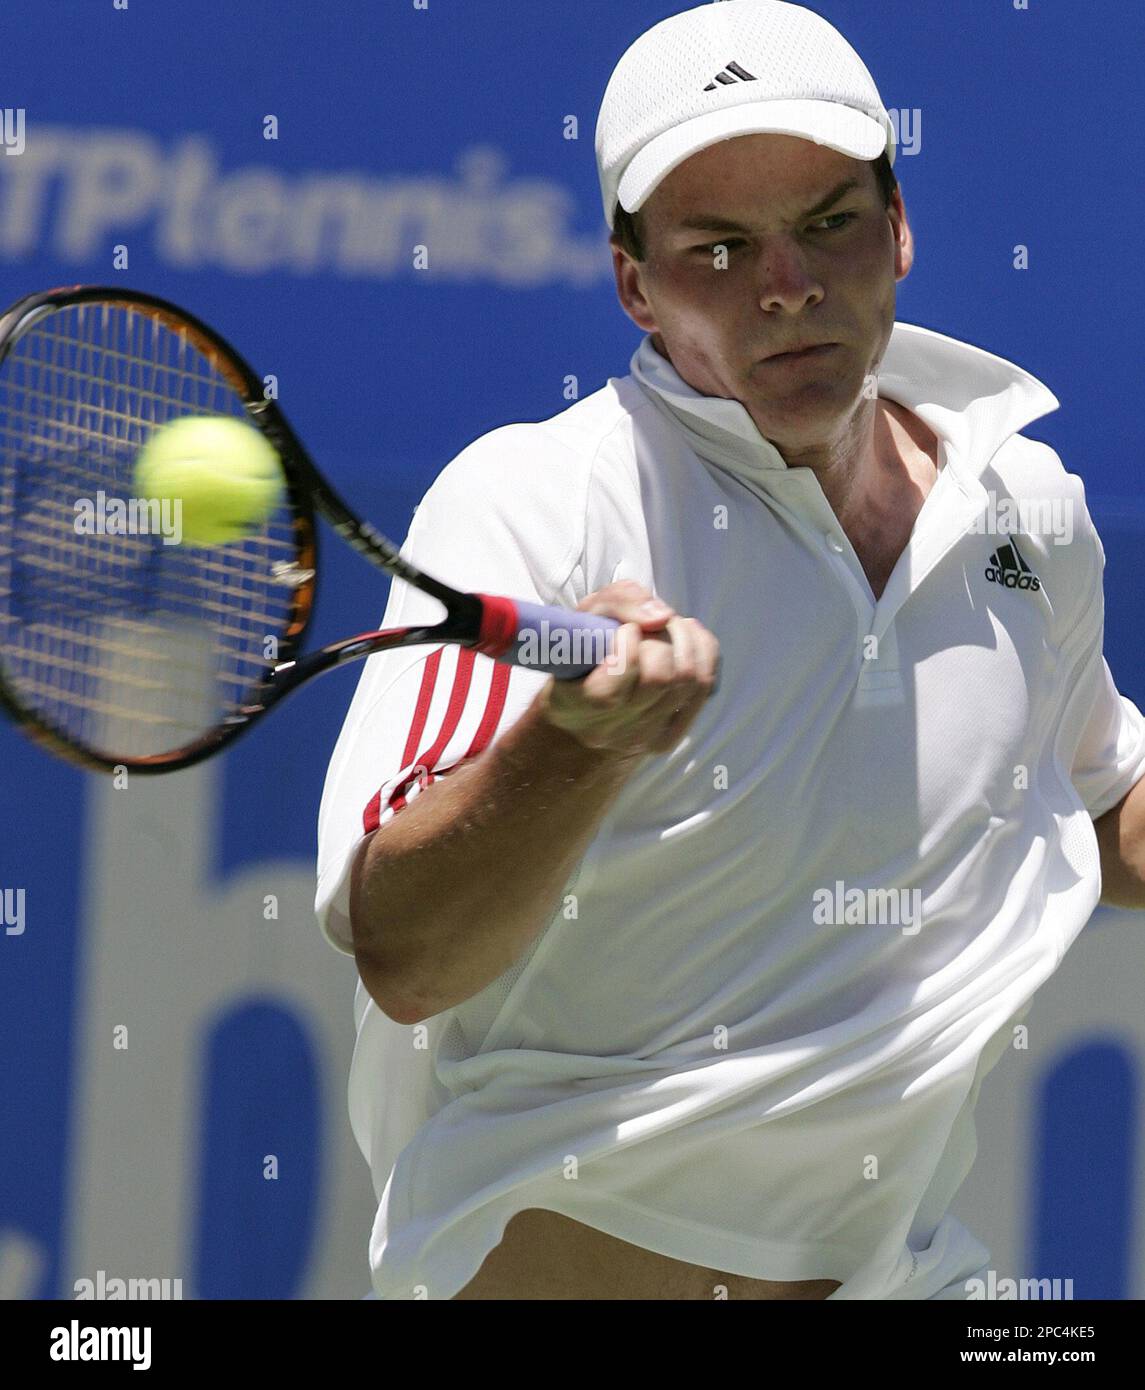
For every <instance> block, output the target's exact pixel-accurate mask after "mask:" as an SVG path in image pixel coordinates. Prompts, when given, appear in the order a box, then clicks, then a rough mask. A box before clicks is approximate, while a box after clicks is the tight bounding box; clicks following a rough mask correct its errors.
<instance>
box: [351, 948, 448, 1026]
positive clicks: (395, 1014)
mask: <svg viewBox="0 0 1145 1390" xmlns="http://www.w3.org/2000/svg"><path fill="white" fill-rule="evenodd" d="M354 962H355V964H356V965H357V967H358V978H359V979H360V980H361V981H362V986H363V988H364V989H365V991H366V993H367V994H368V995H369V996H370V998H371V999H372V1000H373V1001H374V1003H375V1004H376V1005H377V1006H378V1008H379V1009H381V1011H382V1013H384V1014H385V1016H386V1017H387V1018H389V1019H392V1020H393V1022H394V1023H406V1024H409V1023H423V1022H424V1021H425V1020H426V1019H427V1018H432V1017H433V1015H434V1013H436V1012H437V1010H436V1009H434V1008H432V1007H431V1006H429V1005H428V1004H426V1002H425V1001H423V1000H420V999H418V998H417V996H416V995H415V994H414V993H412V992H410V991H405V990H402V989H400V988H398V987H397V986H396V984H395V981H394V977H393V972H392V971H387V970H383V969H382V968H380V967H379V966H378V964H377V962H376V961H374V960H373V959H372V958H371V957H369V956H367V955H365V954H363V953H361V952H359V951H357V950H355V952H354Z"/></svg>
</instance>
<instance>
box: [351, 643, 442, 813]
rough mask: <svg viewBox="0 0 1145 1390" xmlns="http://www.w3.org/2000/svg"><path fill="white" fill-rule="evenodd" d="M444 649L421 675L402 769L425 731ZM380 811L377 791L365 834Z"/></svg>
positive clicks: (379, 795)
mask: <svg viewBox="0 0 1145 1390" xmlns="http://www.w3.org/2000/svg"><path fill="white" fill-rule="evenodd" d="M444 650H445V649H444V648H443V647H439V648H438V649H437V651H435V652H434V653H433V655H432V656H430V657H429V658H428V659H427V661H426V663H425V669H424V670H423V671H422V673H421V689H420V690H419V691H418V693H417V704H416V705H415V706H414V712H413V719H412V720H411V721H410V729H409V735H408V737H407V738H406V746H405V751H404V752H403V753H402V767H408V766H409V763H410V759H411V758H412V757H413V756H414V753H415V752H416V750H417V746H418V744H419V743H420V742H421V736H422V734H423V733H424V731H425V721H426V719H427V718H428V717H429V707H430V705H431V704H432V703H433V689H434V686H435V685H436V684H437V672H438V669H439V667H440V666H441V654H442V652H443V651H444ZM381 811H382V793H381V790H380V789H379V790H378V791H376V792H375V793H374V795H373V796H372V797H371V798H370V801H369V804H368V805H367V806H366V809H365V811H364V812H363V814H362V827H363V829H364V830H365V832H366V834H369V833H370V831H371V830H377V828H378V819H379V817H380V816H381Z"/></svg>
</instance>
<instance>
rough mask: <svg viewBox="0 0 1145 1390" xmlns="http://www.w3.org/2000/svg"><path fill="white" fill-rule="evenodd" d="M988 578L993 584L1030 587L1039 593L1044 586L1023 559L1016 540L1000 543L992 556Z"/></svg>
mask: <svg viewBox="0 0 1145 1390" xmlns="http://www.w3.org/2000/svg"><path fill="white" fill-rule="evenodd" d="M986 578H987V579H988V580H989V581H990V582H991V584H1001V585H1002V587H1003V588H1004V589H1029V590H1031V591H1032V592H1033V593H1037V592H1038V590H1039V589H1040V588H1041V587H1042V582H1041V580H1040V579H1039V578H1038V576H1037V575H1036V574H1034V573H1033V571H1032V570H1031V569H1030V567H1029V565H1027V564H1026V562H1025V560H1023V559H1022V555H1021V552H1020V551H1019V549H1018V547H1017V545H1016V544H1015V542H1014V541H1007V542H1006V544H1005V545H1000V546H999V547H998V549H997V550H996V551H995V552H994V554H993V555H991V556H990V563H989V565H988V566H987V568H986Z"/></svg>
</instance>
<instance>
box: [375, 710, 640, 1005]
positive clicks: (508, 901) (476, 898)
mask: <svg viewBox="0 0 1145 1390" xmlns="http://www.w3.org/2000/svg"><path fill="white" fill-rule="evenodd" d="M639 761H640V759H627V760H622V759H620V758H618V756H617V755H616V754H615V753H602V752H596V751H593V750H590V749H587V748H585V747H583V746H582V745H581V744H580V743H579V742H578V741H577V740H576V739H575V738H574V737H572V735H570V734H567V733H564V732H563V731H562V730H560V729H557V728H555V727H553V726H552V725H551V724H549V723H548V722H547V721H546V720H545V719H544V717H543V712H542V697H541V696H539V697H538V699H537V700H536V701H534V703H533V705H532V706H531V707H530V708H529V709H528V710H527V711H526V712H525V713H524V714H523V715H522V716H521V718H520V719H519V720H518V721H517V722H516V723H515V724H514V725H513V726H512V727H511V728H510V729H509V730H507V732H506V733H505V734H504V736H503V737H502V738H500V739H498V740H497V742H496V743H494V744H493V745H492V746H491V747H489V748H487V749H485V750H484V751H483V752H482V753H481V754H480V755H479V756H478V757H477V758H475V759H474V760H473V761H472V762H471V763H466V764H463V765H462V766H461V767H459V768H457V769H456V770H455V771H453V772H451V773H450V774H449V775H448V776H447V777H444V778H442V779H441V780H439V781H435V782H434V783H432V784H431V785H430V786H428V787H425V788H423V790H422V791H421V792H420V793H419V794H418V795H417V796H416V797H414V799H413V800H412V801H411V802H410V803H409V805H408V806H407V807H406V808H405V809H404V810H403V811H402V812H401V814H400V815H398V816H396V817H394V818H393V819H392V820H391V821H389V822H388V823H387V824H386V825H385V826H383V827H382V828H381V829H380V830H379V831H377V832H376V833H375V834H374V835H373V837H372V838H371V839H370V840H369V841H367V842H366V845H365V847H364V849H363V851H362V852H361V853H360V854H359V857H358V861H357V864H356V866H355V872H354V877H353V880H352V885H351V907H350V916H351V923H352V927H353V936H354V952H355V958H356V960H357V964H358V970H359V973H360V974H361V976H362V980H363V983H364V984H365V986H366V988H367V989H368V990H369V992H370V994H371V996H372V997H373V998H374V999H375V1001H376V1002H377V1003H378V1005H379V1007H381V1008H382V1009H383V1011H384V1012H385V1013H387V1014H388V1015H389V1016H390V1017H391V1018H394V1019H396V1020H397V1021H398V1022H401V1023H414V1022H417V1021H419V1020H420V1019H423V1018H428V1017H430V1016H431V1015H432V1014H435V1013H440V1012H441V1011H442V1010H443V1009H447V1008H450V1007H452V1006H453V1005H454V1004H458V1003H461V1002H462V1001H463V1000H465V999H468V998H470V997H471V996H472V995H474V994H476V993H478V992H479V991H480V990H482V989H484V987H485V986H486V985H487V984H489V983H491V982H492V981H493V980H495V979H496V978H497V977H498V976H499V975H501V974H503V973H504V971H506V970H507V969H508V968H509V966H510V965H512V963H513V962H514V961H515V960H517V959H518V958H519V957H520V956H521V955H522V954H523V953H524V952H525V951H526V950H527V948H528V947H529V945H530V944H531V943H532V942H533V940H534V939H535V938H536V936H537V934H538V933H539V932H540V931H541V930H542V928H543V927H544V926H545V924H546V923H547V922H548V921H549V920H550V918H551V917H552V914H553V912H554V911H555V910H556V908H557V906H558V905H559V899H560V893H561V890H562V889H563V888H564V886H565V884H566V883H567V881H568V879H569V877H570V875H571V874H572V872H573V870H574V869H575V868H576V866H577V864H578V863H579V861H580V859H581V858H582V856H583V854H584V852H585V850H586V849H587V848H588V846H589V844H590V843H591V841H592V838H593V835H594V833H595V831H596V829H597V827H598V826H599V824H600V822H601V820H602V819H603V817H604V815H605V813H606V812H607V810H608V808H609V806H610V805H611V803H612V802H613V800H614V799H615V797H616V795H617V794H618V792H619V791H620V789H621V787H622V786H623V785H624V783H625V782H626V781H627V779H628V778H629V777H630V776H631V775H632V773H633V771H634V770H635V768H636V766H637V765H638V764H639Z"/></svg>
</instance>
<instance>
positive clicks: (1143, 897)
mask: <svg viewBox="0 0 1145 1390" xmlns="http://www.w3.org/2000/svg"><path fill="white" fill-rule="evenodd" d="M1093 828H1094V830H1095V831H1096V832H1097V845H1098V849H1099V851H1100V853H1101V901H1102V902H1103V903H1106V904H1107V905H1108V906H1110V907H1140V908H1145V778H1142V779H1141V781H1139V782H1136V783H1135V784H1134V785H1133V786H1132V787H1131V788H1130V790H1129V792H1128V793H1127V794H1126V795H1125V796H1123V797H1122V798H1121V800H1120V801H1119V802H1118V803H1117V805H1116V806H1114V807H1112V808H1111V809H1110V810H1108V811H1106V812H1105V814H1104V815H1103V816H1098V818H1097V819H1096V820H1095V821H1094V822H1093Z"/></svg>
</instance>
